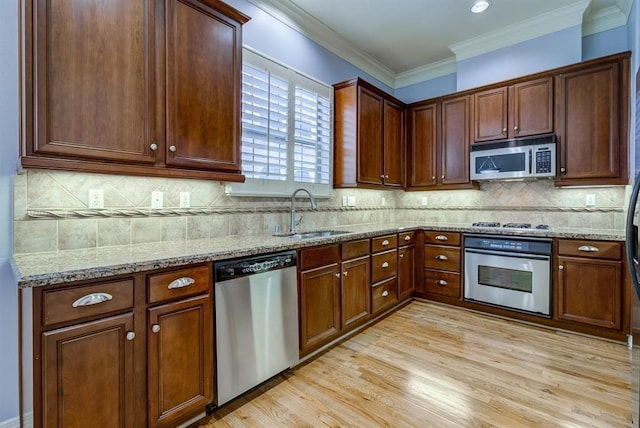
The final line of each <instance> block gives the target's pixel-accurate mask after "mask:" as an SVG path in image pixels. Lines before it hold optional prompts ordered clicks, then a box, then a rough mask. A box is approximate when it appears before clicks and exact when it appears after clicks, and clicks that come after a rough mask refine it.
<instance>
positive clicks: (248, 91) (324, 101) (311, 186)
mask: <svg viewBox="0 0 640 428" xmlns="http://www.w3.org/2000/svg"><path fill="white" fill-rule="evenodd" d="M243 55H244V59H243V67H242V172H243V174H244V175H245V177H246V182H245V183H242V184H229V185H227V186H226V191H227V193H229V194H233V195H247V196H290V195H291V193H292V192H293V190H294V189H296V188H298V187H305V188H306V189H308V190H310V191H311V192H312V193H313V194H314V196H319V197H322V196H331V194H332V192H333V189H332V183H331V177H332V152H331V150H332V144H331V140H332V96H333V90H332V88H331V87H330V86H328V85H325V84H323V83H320V82H317V81H315V80H313V79H311V78H309V77H307V76H304V75H302V74H300V73H298V72H296V71H295V70H292V69H289V68H287V67H285V66H283V65H281V64H279V63H276V62H274V61H272V60H271V59H268V58H266V57H264V56H262V55H258V54H257V53H255V52H252V51H250V50H247V49H244V50H243Z"/></svg>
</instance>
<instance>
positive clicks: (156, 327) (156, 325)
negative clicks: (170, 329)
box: [151, 324, 160, 333]
mask: <svg viewBox="0 0 640 428" xmlns="http://www.w3.org/2000/svg"><path fill="white" fill-rule="evenodd" d="M151 331H152V332H154V333H157V332H159V331H160V326H159V325H158V324H154V325H152V326H151Z"/></svg>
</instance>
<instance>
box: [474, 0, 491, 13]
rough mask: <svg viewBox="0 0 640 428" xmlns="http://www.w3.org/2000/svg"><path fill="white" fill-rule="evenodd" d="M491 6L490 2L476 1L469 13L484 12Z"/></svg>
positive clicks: (487, 0) (485, 0)
mask: <svg viewBox="0 0 640 428" xmlns="http://www.w3.org/2000/svg"><path fill="white" fill-rule="evenodd" d="M489 6H491V2H490V1H489V0H476V1H475V2H474V3H473V6H471V12H473V13H480V12H484V11H485V10H487V9H488V8H489Z"/></svg>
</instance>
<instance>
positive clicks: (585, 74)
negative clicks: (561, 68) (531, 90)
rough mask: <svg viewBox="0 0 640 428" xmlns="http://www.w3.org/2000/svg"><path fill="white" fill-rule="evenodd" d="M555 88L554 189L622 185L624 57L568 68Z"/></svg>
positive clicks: (626, 101) (625, 116)
mask: <svg viewBox="0 0 640 428" xmlns="http://www.w3.org/2000/svg"><path fill="white" fill-rule="evenodd" d="M555 86H556V107H555V108H556V134H557V136H558V142H559V144H558V146H559V150H558V153H559V159H558V179H557V180H556V185H560V186H563V185H602V184H626V183H627V182H628V172H627V138H628V127H629V122H628V121H629V119H628V116H629V56H628V55H626V54H624V55H616V56H613V57H608V58H603V59H601V60H596V61H590V62H589V63H587V64H584V65H579V66H577V67H573V68H571V69H569V70H567V71H566V72H563V73H561V74H559V75H558V76H556V78H555Z"/></svg>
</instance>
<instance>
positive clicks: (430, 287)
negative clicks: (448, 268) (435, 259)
mask: <svg viewBox="0 0 640 428" xmlns="http://www.w3.org/2000/svg"><path fill="white" fill-rule="evenodd" d="M424 288H425V290H426V291H427V293H433V294H439V295H441V296H451V297H460V274H459V273H453V272H443V271H439V270H431V269H425V271H424Z"/></svg>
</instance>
